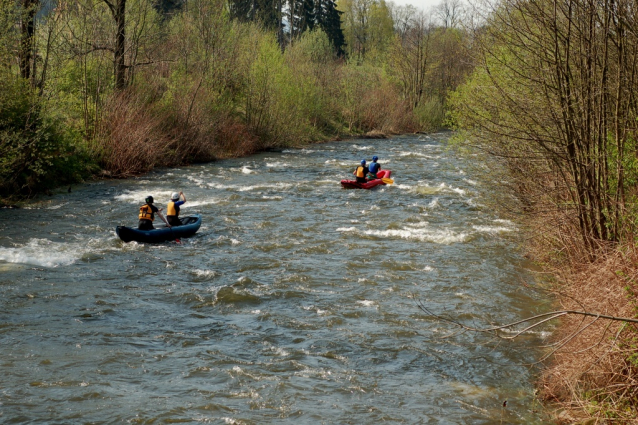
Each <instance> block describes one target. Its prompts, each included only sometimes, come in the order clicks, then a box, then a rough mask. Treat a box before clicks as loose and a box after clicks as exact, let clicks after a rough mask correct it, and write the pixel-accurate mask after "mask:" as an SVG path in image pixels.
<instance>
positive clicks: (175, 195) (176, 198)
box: [171, 192, 179, 201]
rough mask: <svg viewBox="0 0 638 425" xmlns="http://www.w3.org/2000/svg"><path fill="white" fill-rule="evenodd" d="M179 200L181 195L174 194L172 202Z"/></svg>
mask: <svg viewBox="0 0 638 425" xmlns="http://www.w3.org/2000/svg"><path fill="white" fill-rule="evenodd" d="M178 199H179V193H177V192H173V194H172V195H171V201H177V200H178Z"/></svg>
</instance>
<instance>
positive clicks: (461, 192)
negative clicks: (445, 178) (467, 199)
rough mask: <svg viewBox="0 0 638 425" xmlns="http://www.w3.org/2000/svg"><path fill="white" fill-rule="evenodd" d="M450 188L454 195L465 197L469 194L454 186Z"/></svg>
mask: <svg viewBox="0 0 638 425" xmlns="http://www.w3.org/2000/svg"><path fill="white" fill-rule="evenodd" d="M448 188H449V189H450V190H451V191H452V192H454V193H458V194H459V195H465V194H466V193H467V191H466V190H464V189H461V188H460V187H452V186H448Z"/></svg>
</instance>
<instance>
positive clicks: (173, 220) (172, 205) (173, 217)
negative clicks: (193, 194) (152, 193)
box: [166, 192, 186, 226]
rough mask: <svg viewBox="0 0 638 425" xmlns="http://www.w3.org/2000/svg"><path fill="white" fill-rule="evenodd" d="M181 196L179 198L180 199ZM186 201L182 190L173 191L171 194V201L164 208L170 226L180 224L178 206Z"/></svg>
mask: <svg viewBox="0 0 638 425" xmlns="http://www.w3.org/2000/svg"><path fill="white" fill-rule="evenodd" d="M180 198H181V200H180ZM185 202H186V195H184V192H179V193H177V192H173V194H172V195H171V201H170V202H169V203H168V207H167V208H166V219H167V220H168V223H169V224H170V225H171V226H181V225H182V221H181V220H180V219H179V207H181V206H182V205H184V203H185Z"/></svg>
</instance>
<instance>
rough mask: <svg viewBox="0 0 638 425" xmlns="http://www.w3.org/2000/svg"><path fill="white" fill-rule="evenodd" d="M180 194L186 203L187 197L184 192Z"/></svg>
mask: <svg viewBox="0 0 638 425" xmlns="http://www.w3.org/2000/svg"><path fill="white" fill-rule="evenodd" d="M179 194H180V196H181V197H182V199H183V200H184V202H186V195H184V192H179Z"/></svg>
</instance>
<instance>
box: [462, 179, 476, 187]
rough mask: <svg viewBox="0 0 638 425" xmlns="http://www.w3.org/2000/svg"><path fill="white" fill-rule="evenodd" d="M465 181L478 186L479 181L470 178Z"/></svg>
mask: <svg viewBox="0 0 638 425" xmlns="http://www.w3.org/2000/svg"><path fill="white" fill-rule="evenodd" d="M463 181H465V182H466V183H469V184H471V185H472V186H476V185H477V184H478V182H476V181H474V180H470V179H463Z"/></svg>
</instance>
